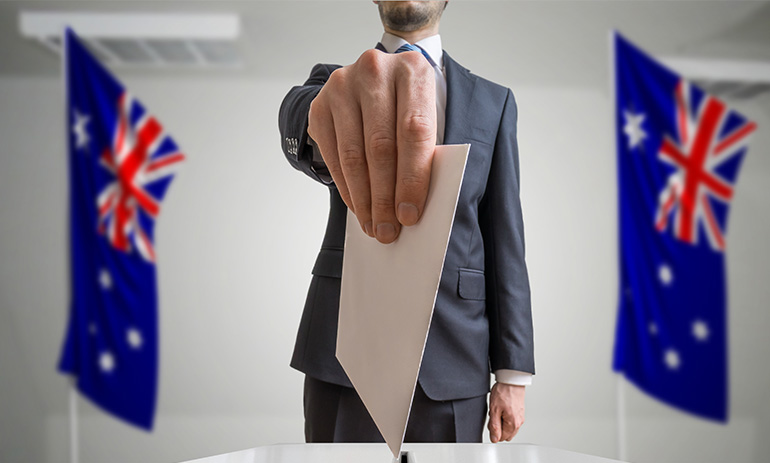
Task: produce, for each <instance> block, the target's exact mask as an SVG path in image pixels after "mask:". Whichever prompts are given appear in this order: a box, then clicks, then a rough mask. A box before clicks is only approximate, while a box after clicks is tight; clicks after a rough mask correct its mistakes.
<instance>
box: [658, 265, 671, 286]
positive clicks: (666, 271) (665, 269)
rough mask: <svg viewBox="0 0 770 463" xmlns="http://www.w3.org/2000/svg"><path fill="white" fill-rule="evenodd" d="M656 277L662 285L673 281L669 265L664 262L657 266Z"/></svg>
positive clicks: (668, 284) (667, 284)
mask: <svg viewBox="0 0 770 463" xmlns="http://www.w3.org/2000/svg"><path fill="white" fill-rule="evenodd" d="M658 278H659V279H660V282H661V283H663V285H664V286H670V285H671V282H672V281H674V272H672V271H671V267H669V266H668V265H666V264H662V265H661V266H660V267H659V268H658Z"/></svg>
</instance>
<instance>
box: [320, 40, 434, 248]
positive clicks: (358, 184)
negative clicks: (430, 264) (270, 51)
mask: <svg viewBox="0 0 770 463" xmlns="http://www.w3.org/2000/svg"><path fill="white" fill-rule="evenodd" d="M435 86H436V82H435V74H434V71H433V68H432V67H431V65H430V64H429V63H428V61H427V60H426V59H425V58H424V57H423V56H422V55H421V54H420V53H419V52H406V53H400V54H397V55H396V54H387V53H383V52H381V51H378V50H367V51H366V52H364V53H363V54H362V55H361V56H360V57H359V58H358V61H356V62H355V63H353V64H351V65H350V66H345V67H343V68H340V69H337V70H336V71H334V72H333V73H332V74H331V76H330V77H329V80H328V81H327V82H326V84H325V85H324V87H323V89H322V90H321V92H320V93H319V94H318V95H317V96H316V98H315V99H314V100H313V103H312V104H311V105H310V113H309V115H308V134H309V135H310V137H311V138H312V139H313V140H314V141H315V143H316V145H318V149H319V150H320V152H321V156H323V159H324V162H325V163H326V167H327V168H328V169H329V173H330V174H331V176H332V179H334V183H335V184H336V186H337V190H338V191H339V193H340V196H341V197H342V200H343V201H345V204H347V206H348V208H349V209H350V210H351V211H353V213H354V214H355V215H356V218H357V219H358V221H359V223H360V225H361V228H362V229H363V230H364V231H365V232H366V234H368V235H369V236H372V237H376V238H377V240H378V241H380V242H382V243H390V242H392V241H394V240H395V239H396V238H397V237H398V234H399V232H400V230H401V225H406V226H409V225H414V224H415V223H417V221H418V220H419V219H420V216H421V215H422V211H423V207H424V206H425V198H426V196H427V194H428V184H429V182H430V170H431V162H432V161H433V151H434V149H435V145H436V90H435Z"/></svg>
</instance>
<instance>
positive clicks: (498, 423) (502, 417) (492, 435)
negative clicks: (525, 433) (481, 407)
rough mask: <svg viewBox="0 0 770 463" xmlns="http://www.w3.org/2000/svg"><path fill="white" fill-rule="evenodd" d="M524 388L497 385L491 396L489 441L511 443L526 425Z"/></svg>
mask: <svg viewBox="0 0 770 463" xmlns="http://www.w3.org/2000/svg"><path fill="white" fill-rule="evenodd" d="M524 389H525V387H524V386H514V385H512V384H504V383H496V384H495V385H494V386H492V393H491V394H490V395H489V424H488V425H487V428H488V429H489V440H491V441H492V442H493V443H498V442H500V441H510V440H511V439H513V436H515V435H516V433H518V432H519V428H521V425H523V424H524Z"/></svg>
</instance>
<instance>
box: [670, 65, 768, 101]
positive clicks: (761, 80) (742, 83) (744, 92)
mask: <svg viewBox="0 0 770 463" xmlns="http://www.w3.org/2000/svg"><path fill="white" fill-rule="evenodd" d="M662 61H663V63H664V64H665V65H667V66H668V67H670V68H671V69H674V70H675V71H677V72H678V73H680V74H682V75H683V76H685V77H687V78H688V79H689V80H691V81H693V82H694V83H695V84H696V85H698V86H699V87H701V88H702V89H703V90H705V91H707V92H709V93H711V94H712V95H716V96H719V97H722V98H728V99H733V100H748V99H751V98H754V97H756V96H757V95H760V94H762V93H765V92H767V91H770V62H767V61H731V60H715V59H706V58H703V59H701V58H664V59H663V60H662Z"/></svg>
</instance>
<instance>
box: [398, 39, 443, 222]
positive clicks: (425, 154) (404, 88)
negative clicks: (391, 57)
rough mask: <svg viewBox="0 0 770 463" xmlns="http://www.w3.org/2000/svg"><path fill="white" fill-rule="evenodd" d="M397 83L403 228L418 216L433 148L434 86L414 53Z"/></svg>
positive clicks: (425, 66)
mask: <svg viewBox="0 0 770 463" xmlns="http://www.w3.org/2000/svg"><path fill="white" fill-rule="evenodd" d="M413 55H414V56H413V57H410V59H412V60H417V61H416V62H415V63H413V66H412V67H410V68H405V69H406V70H405V71H403V72H402V73H401V74H400V75H399V78H398V79H397V88H396V91H397V97H398V98H397V101H398V108H397V120H398V125H397V135H396V139H397V140H398V147H397V148H398V172H397V183H396V197H395V202H396V205H397V206H396V207H397V213H398V219H399V221H400V222H401V223H402V224H403V225H414V224H415V223H417V221H418V220H419V219H420V217H421V216H422V212H423V209H424V207H425V198H426V197H427V195H428V186H429V184H430V171H431V164H432V161H433V152H434V150H435V147H436V88H435V86H436V82H435V75H434V71H433V69H432V68H431V67H430V65H428V64H427V62H425V59H424V58H423V57H422V56H421V55H420V54H418V53H414V54H413Z"/></svg>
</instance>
